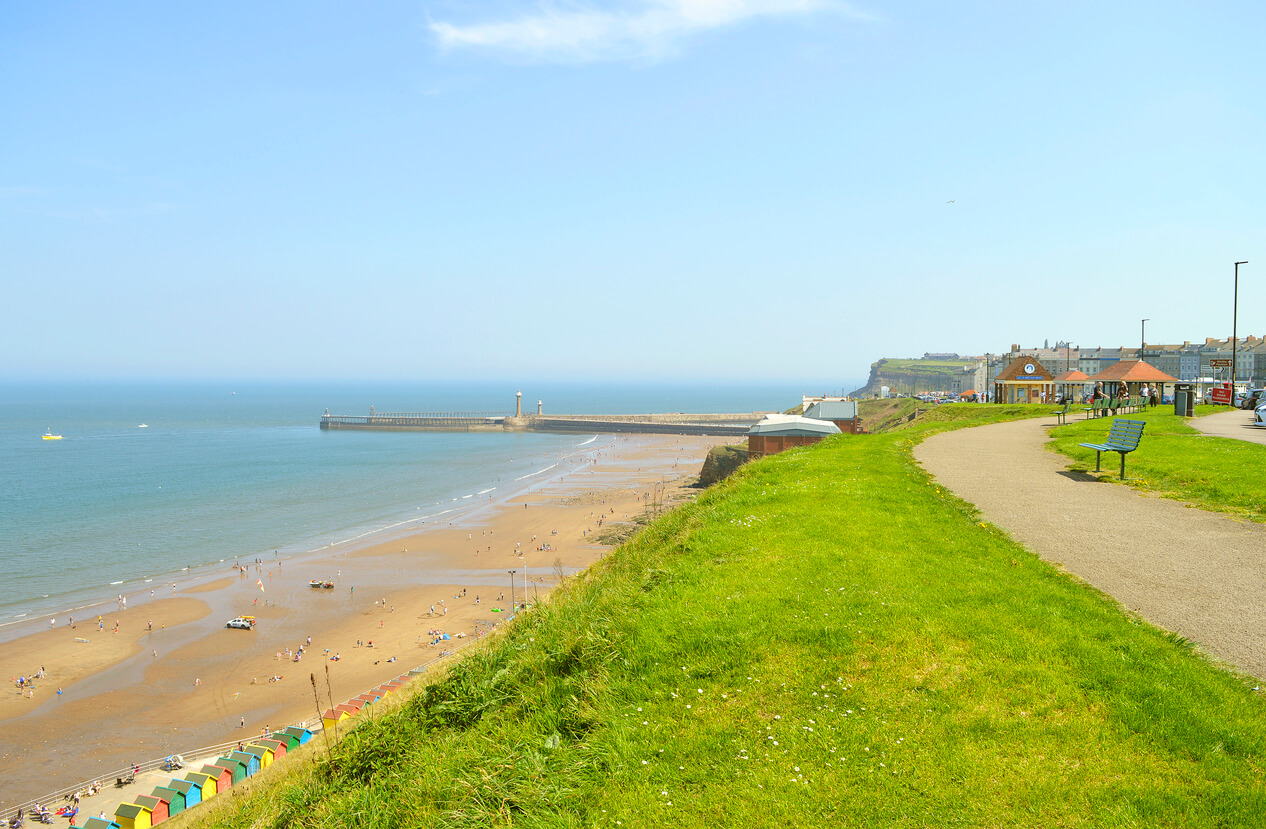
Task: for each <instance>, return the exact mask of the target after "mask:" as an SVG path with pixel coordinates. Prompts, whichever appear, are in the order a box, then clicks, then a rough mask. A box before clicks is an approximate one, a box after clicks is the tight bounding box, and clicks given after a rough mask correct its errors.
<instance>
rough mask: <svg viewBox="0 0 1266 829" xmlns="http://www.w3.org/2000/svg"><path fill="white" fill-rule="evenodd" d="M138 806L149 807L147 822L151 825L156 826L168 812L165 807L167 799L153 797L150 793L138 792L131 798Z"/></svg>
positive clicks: (166, 816) (165, 817) (167, 815)
mask: <svg viewBox="0 0 1266 829" xmlns="http://www.w3.org/2000/svg"><path fill="white" fill-rule="evenodd" d="M132 800H134V801H135V802H136V805H138V806H144V807H145V808H146V809H149V822H150V825H151V826H157V825H158V824H160V823H162V822H163V821H164V820H166V819H167V818H168V817H170V812H169V811H168V808H167V801H166V800H164V799H163V798H161V797H154V796H153V795H152V794H138V795H137V796H136V797H134V798H132Z"/></svg>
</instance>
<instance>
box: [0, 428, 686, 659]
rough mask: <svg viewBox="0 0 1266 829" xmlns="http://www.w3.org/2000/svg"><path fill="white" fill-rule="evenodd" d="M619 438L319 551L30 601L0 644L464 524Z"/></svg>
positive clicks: (298, 549) (214, 564)
mask: <svg viewBox="0 0 1266 829" xmlns="http://www.w3.org/2000/svg"><path fill="white" fill-rule="evenodd" d="M578 437H579V436H578ZM618 437H619V436H615V435H595V436H593V437H591V438H589V440H587V441H585V442H584V443H581V444H579V445H576V446H570V447H567V448H563V449H560V451H559V453H558V454H557V455H555V456H553V457H552V458H551V460H550V461H548V462H549V463H550V465H549V466H548V467H546V468H544V469H541V470H537V471H535V472H532V473H529V474H527V475H523V476H520V477H519V478H515V479H513V480H511V481H509V482H508V483H502V482H501V481H500V479H497V481H496V482H495V483H488V484H485V485H484V486H485V488H483V489H481V490H479V491H478V492H475V493H467V494H465V495H460V496H455V497H452V498H449V499H447V500H443V501H436V502H434V503H431V504H429V505H427V506H426V507H419V508H418V509H419V510H421V509H426V510H427V512H426V514H425V515H419V516H414V517H408V518H405V517H404V515H405V514H401V515H399V516H396V517H395V518H393V519H391V522H390V523H387V524H385V525H382V526H376V527H365V526H352V527H348V528H347V529H346V531H347V532H350V533H351V534H350V535H347V536H346V537H344V538H336V539H333V540H331V541H326V542H323V543H321V544H320V545H319V546H315V547H314V546H308V545H309V544H310V543H311V540H309V541H308V542H299V543H294V542H290V543H287V542H281V543H279V544H278V545H277V547H275V548H274V549H273V553H274V555H273V557H272V558H267V551H266V550H263V551H260V552H258V553H242V554H238V555H235V556H233V557H231V558H230V557H227V556H226V557H224V558H218V559H216V560H214V561H208V562H204V563H202V564H194V565H190V566H187V567H183V568H180V569H178V570H170V571H165V572H160V573H155V574H153V575H148V576H136V577H132V578H127V579H123V580H120V581H115V582H110V583H109V584H101V585H97V586H94V587H91V588H89V589H88V591H87V592H86V593H85V594H83V599H82V600H72V602H71V603H70V604H68V605H62V606H61V607H50V606H47V605H45V606H40V605H41V601H42V600H45V599H48V598H49V597H48V596H35V597H32V598H31V599H30V600H29V601H30V602H31V605H30V606H29V607H27V608H26V609H25V610H22V611H21V612H18V613H15V614H13V615H11V616H6V617H4V618H0V644H4V643H6V642H11V641H14V640H16V639H19V638H21V637H23V636H27V635H30V634H32V633H37V632H39V631H41V630H44V626H45V625H46V624H47V622H48V620H49V619H50V618H55V619H57V620H58V621H59V622H60V621H61V620H62V619H63V618H66V617H70V616H76V615H79V616H81V617H82V618H87V617H88V616H89V615H92V616H94V617H95V616H96V615H97V614H104V613H106V612H107V611H109V612H113V610H112V609H113V608H115V607H116V598H117V597H122V598H124V599H126V600H127V601H128V602H129V603H131V604H132V605H133V606H137V605H139V604H142V603H144V601H145V599H146V598H147V597H146V595H145V594H146V593H152V594H157V595H159V596H161V595H164V594H165V595H173V594H174V593H177V592H180V593H183V592H185V591H186V590H189V589H191V588H192V587H196V586H198V585H201V584H204V583H205V582H208V581H211V580H213V579H215V578H217V577H221V576H222V575H223V570H224V569H225V568H230V567H232V566H233V564H235V563H241V562H242V559H248V561H247V564H248V565H253V564H254V563H255V562H256V561H259V562H260V563H261V564H262V565H263V566H265V567H267V566H269V565H276V563H277V562H278V561H282V562H285V561H292V560H293V561H295V562H297V563H302V562H303V561H304V560H307V559H315V558H319V557H321V556H323V555H328V554H330V553H331V551H333V552H343V551H346V550H348V549H359V548H361V547H365V546H369V545H374V544H377V543H381V542H384V541H392V540H398V539H400V538H405V537H408V536H410V535H414V534H417V533H419V532H424V531H426V530H427V529H429V528H432V527H438V526H443V525H445V524H447V523H450V522H452V521H453V520H456V519H458V518H463V519H465V518H466V517H467V516H469V515H470V514H471V513H474V512H479V511H481V510H485V509H489V508H495V507H496V506H498V505H499V504H503V503H506V502H508V501H510V500H511V499H513V498H515V497H518V496H519V495H521V494H523V493H524V492H526V491H529V490H530V489H531V488H532V487H533V486H536V485H539V484H540V483H542V482H544V481H547V480H554V479H557V478H560V477H565V476H566V475H568V474H571V473H574V472H575V471H576V470H577V469H580V468H583V467H584V466H585V465H586V463H587V460H588V457H592V455H593V454H594V453H595V452H600V451H602V450H603V449H607V448H610V447H612V446H614V445H616V443H617V440H616V439H617V438H618ZM651 437H655V436H651ZM659 437H662V436H659ZM600 440H603V441H604V442H603V443H598V445H596V446H595V445H594V444H595V443H597V442H598V441H600ZM587 456H588V457H587ZM551 470H555V471H554V474H553V475H552V476H550V477H548V478H546V479H542V481H533V480H531V479H533V478H535V477H536V476H538V475H541V474H542V473H545V472H550V471H551ZM493 492H497V494H496V495H493V494H491V493H493ZM484 495H488V498H489V500H488V501H487V502H484V501H483V500H482V496H484ZM476 499H479V500H476ZM328 532H330V533H332V532H335V531H334V530H330V531H328ZM281 550H285V552H284V553H283V552H280V551H281ZM111 593H116V594H117V597H116V596H112V595H110V594H111ZM151 598H152V597H151Z"/></svg>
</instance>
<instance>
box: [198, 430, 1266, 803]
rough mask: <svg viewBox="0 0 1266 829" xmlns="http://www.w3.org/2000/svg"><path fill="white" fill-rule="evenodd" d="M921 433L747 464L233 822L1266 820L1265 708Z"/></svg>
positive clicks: (831, 444)
mask: <svg viewBox="0 0 1266 829" xmlns="http://www.w3.org/2000/svg"><path fill="white" fill-rule="evenodd" d="M954 408H955V409H957V411H955V412H953V413H952V414H950V413H949V412H947V413H946V414H945V415H943V416H942V417H945V418H951V417H957V418H981V419H984V418H988V417H997V416H999V415H1000V411H999V409H1000V407H992V408H990V407H954ZM945 427H946V426H945V424H944V423H941V424H935V425H932V426H929V427H924V428H925V429H927V428H945ZM915 439H918V433H917V432H916V431H912V430H907V431H903V432H900V433H896V434H892V435H880V436H868V437H860V438H859V437H840V438H836V439H832V440H830V441H828V442H826V443H824V444H822V445H820V446H819V447H817V448H815V449H813V450H809V451H792V452H787V453H783V454H781V455H777V456H773V457H770V458H767V459H764V460H762V461H759V462H756V463H752V464H748V465H747V466H745V467H744V468H743V469H742V470H740V471H739V473H738V474H736V475H735V476H734V477H732V478H731V479H729V480H727V481H726V482H724V483H722V484H720V485H719V486H718V487H716V488H715V489H714V490H711V491H709V492H708V493H706V494H705V495H704V496H702V497H701V498H700V499H699V501H698V503H696V504H692V505H687V506H685V507H683V508H681V509H678V510H676V511H674V512H673V513H671V514H670V515H668V516H666V517H664V518H662V519H661V520H659V521H657V522H656V523H655V524H653V525H652V526H651V527H649V528H648V529H647V530H646V531H645V532H643V533H642V534H640V535H639V536H638V537H637V538H635V539H634V540H633V541H632V542H630V543H629V544H628V545H626V546H625V547H624V548H622V549H621V550H620V551H619V552H617V553H616V554H613V555H612V556H610V557H608V558H607V559H606V560H605V561H604V562H603V563H602V564H601V565H599V566H598V567H596V568H594V569H593V570H592V571H591V572H589V573H588V574H586V575H584V576H583V577H581V578H579V579H577V580H575V581H573V582H572V583H571V584H570V586H569V587H567V588H566V589H564V590H562V591H561V592H559V593H558V594H556V598H555V599H554V600H552V601H550V602H549V603H547V604H544V605H542V606H541V607H538V608H536V609H534V610H532V611H530V612H528V613H525V614H523V615H522V616H521V617H520V619H519V620H518V621H517V622H516V623H515V624H514V625H513V626H512V628H511V629H510V630H509V631H508V632H507V634H506V635H505V636H504V637H502V638H500V639H499V640H497V641H495V642H491V643H490V645H489V647H488V648H486V649H485V650H484V651H482V652H479V653H476V654H474V655H472V656H471V657H470V658H468V659H465V660H463V661H462V662H461V664H459V665H458V666H456V667H455V668H454V669H453V671H452V673H451V675H450V677H449V678H448V679H447V680H445V681H443V682H440V683H437V684H434V685H432V686H430V687H429V688H428V689H427V690H426V692H425V693H424V694H420V695H418V696H417V697H415V698H414V699H413V700H411V701H410V702H408V703H406V704H405V705H404V706H403V708H402V709H400V711H399V712H398V713H396V714H393V715H390V716H388V717H383V718H380V719H378V720H376V721H374V722H372V723H367V724H365V725H363V726H362V727H360V728H358V729H357V730H356V731H354V732H353V733H352V735H351V736H350V737H349V738H348V739H346V740H345V741H344V742H343V743H342V744H340V745H339V746H338V747H337V748H336V749H335V751H334V753H333V756H332V759H331V760H330V762H328V763H324V762H322V763H317V764H307V763H303V764H298V763H297V764H295V766H294V767H293V768H290V769H288V770H286V772H285V773H286V774H288V775H289V777H288V779H287V780H286V781H285V783H284V784H283V785H277V786H274V787H272V788H271V789H268V790H266V791H265V792H264V793H263V794H261V795H258V796H256V797H253V798H250V799H247V800H244V801H243V802H241V803H240V804H238V805H235V807H234V809H231V810H226V811H221V812H220V821H222V825H230V826H236V827H247V826H251V827H254V826H313V827H315V826H322V827H342V826H348V827H350V826H357V827H378V826H381V827H388V826H405V825H438V826H482V825H516V826H582V825H584V826H588V825H596V826H621V825H622V826H633V825H639V826H656V825H669V824H671V825H684V826H714V825H735V826H739V825H743V826H747V825H755V826H784V825H803V826H819V825H885V826H889V825H891V826H925V825H932V826H945V825H953V824H963V825H972V826H1015V825H1020V826H1055V825H1060V826H1081V825H1085V826H1091V825H1093V826H1103V825H1130V826H1133V825H1139V826H1143V825H1146V826H1165V825H1171V826H1201V825H1208V826H1213V825H1218V826H1254V825H1258V823H1259V818H1260V815H1261V814H1263V813H1266V792H1264V790H1263V786H1262V770H1263V755H1264V752H1266V705H1264V704H1263V701H1262V700H1261V699H1260V698H1259V697H1258V696H1256V695H1254V694H1253V693H1252V692H1251V691H1250V690H1248V688H1247V686H1246V684H1245V682H1244V681H1242V680H1241V679H1240V678H1237V677H1235V676H1233V675H1231V674H1228V673H1225V672H1222V671H1219V670H1217V669H1215V668H1213V667H1212V666H1210V665H1209V664H1207V663H1206V662H1204V661H1203V660H1201V659H1200V658H1198V657H1196V656H1194V655H1192V654H1191V652H1190V651H1189V649H1188V648H1186V647H1185V646H1184V644H1183V643H1182V642H1177V641H1172V640H1171V639H1170V638H1167V637H1166V636H1165V635H1164V634H1162V633H1160V632H1158V631H1156V630H1154V629H1152V628H1150V627H1149V626H1147V625H1144V624H1141V623H1139V622H1138V621H1136V620H1133V619H1130V618H1128V617H1126V616H1125V615H1124V614H1123V613H1122V612H1121V611H1120V610H1119V609H1118V608H1117V606H1116V605H1115V604H1114V603H1113V602H1111V601H1110V600H1107V599H1105V598H1104V597H1102V596H1100V595H1099V594H1097V593H1096V592H1095V591H1093V590H1091V589H1089V588H1087V587H1085V586H1084V585H1080V584H1077V583H1074V582H1073V581H1072V580H1071V579H1069V578H1067V577H1065V576H1063V575H1061V574H1059V573H1057V572H1056V571H1054V570H1053V569H1052V568H1050V567H1048V566H1046V565H1045V564H1043V563H1042V562H1041V561H1040V560H1038V559H1037V558H1036V557H1034V556H1032V555H1029V554H1027V553H1025V552H1024V551H1023V550H1022V549H1020V548H1019V547H1018V546H1016V545H1015V544H1014V543H1012V542H1011V541H1009V540H1008V539H1007V538H1006V537H1004V536H1003V535H1002V534H1001V533H999V532H998V531H996V530H995V529H993V528H992V527H990V526H986V525H984V524H981V523H979V522H978V521H977V520H976V519H975V517H974V516H973V515H972V514H971V512H970V510H969V509H968V508H967V507H966V506H965V505H964V504H962V503H961V502H959V501H958V500H956V499H955V498H953V497H952V496H950V495H949V494H948V493H945V492H943V491H941V490H940V489H939V488H938V487H937V486H935V485H934V484H931V483H930V482H929V481H928V480H927V479H926V477H925V476H924V475H923V474H922V472H921V471H920V470H919V469H918V468H917V467H916V466H914V465H913V464H912V462H911V460H910V458H909V446H910V444H911V442H912V441H913V440H915ZM195 814H196V813H195ZM220 821H217V822H220Z"/></svg>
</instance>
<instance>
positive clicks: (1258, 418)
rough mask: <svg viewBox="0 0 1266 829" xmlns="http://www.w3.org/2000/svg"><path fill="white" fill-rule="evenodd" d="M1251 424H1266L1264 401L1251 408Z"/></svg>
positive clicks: (1265, 404)
mask: <svg viewBox="0 0 1266 829" xmlns="http://www.w3.org/2000/svg"><path fill="white" fill-rule="evenodd" d="M1253 425H1254V426H1266V403H1263V404H1262V405H1260V406H1258V407H1257V408H1256V409H1254V410H1253Z"/></svg>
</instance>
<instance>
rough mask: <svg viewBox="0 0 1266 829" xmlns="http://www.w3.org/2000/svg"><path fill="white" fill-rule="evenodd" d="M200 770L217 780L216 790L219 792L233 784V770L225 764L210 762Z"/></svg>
mask: <svg viewBox="0 0 1266 829" xmlns="http://www.w3.org/2000/svg"><path fill="white" fill-rule="evenodd" d="M198 771H200V772H202V773H203V774H205V775H206V776H207V777H210V778H211V779H212V780H214V781H215V790H216V791H217V792H222V791H224V790H226V789H228V788H229V787H230V786H232V785H233V772H232V771H230V770H229V769H228V768H227V767H225V766H217V765H215V764H214V763H209V764H207V765H205V766H203V767H202V768H200V769H198Z"/></svg>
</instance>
